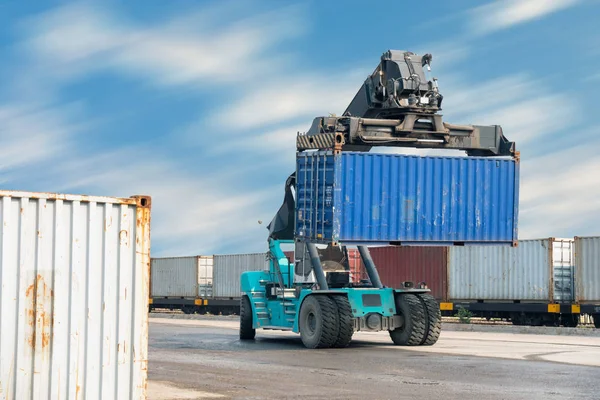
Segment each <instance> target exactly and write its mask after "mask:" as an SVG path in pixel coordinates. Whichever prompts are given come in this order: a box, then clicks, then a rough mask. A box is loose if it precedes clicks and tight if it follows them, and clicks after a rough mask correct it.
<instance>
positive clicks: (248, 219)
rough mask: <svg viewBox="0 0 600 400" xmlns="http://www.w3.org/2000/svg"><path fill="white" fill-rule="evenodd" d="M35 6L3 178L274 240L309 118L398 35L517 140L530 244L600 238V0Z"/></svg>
mask: <svg viewBox="0 0 600 400" xmlns="http://www.w3.org/2000/svg"><path fill="white" fill-rule="evenodd" d="M36 3H38V2H22V1H7V0H4V1H3V0H0V57H1V59H2V62H1V63H0V81H1V82H2V84H1V85H0V140H1V142H0V143H2V146H0V185H1V187H2V188H5V189H16V190H26V191H52V192H68V193H86V194H96V195H108V196H122V197H128V196H130V195H135V194H148V195H151V196H152V197H153V215H152V239H153V243H152V252H153V255H154V256H162V255H189V254H211V253H233V252H235V253H238V252H254V251H263V250H264V249H265V240H266V233H267V231H266V229H265V225H266V223H267V222H268V221H270V220H271V218H272V217H273V215H274V213H275V212H276V211H277V209H278V207H279V206H280V204H281V201H282V200H283V184H284V182H285V178H286V177H287V176H288V175H289V173H290V172H292V171H293V168H294V150H295V147H294V138H295V135H296V132H297V131H303V130H306V129H308V127H309V126H310V123H311V122H312V119H313V117H316V116H319V115H327V114H329V113H338V114H339V113H341V112H343V110H344V108H345V106H346V105H347V103H348V102H349V101H350V100H351V99H352V97H353V96H354V94H355V92H356V91H357V90H358V88H359V87H360V85H361V84H362V82H363V81H364V79H365V77H366V76H367V75H368V74H369V73H370V72H371V71H372V70H373V69H374V68H375V67H376V65H377V63H378V61H379V57H380V55H381V54H382V53H383V52H384V51H386V50H388V49H399V50H410V51H414V52H417V53H425V52H429V53H432V54H433V65H432V68H433V72H434V76H436V77H437V78H438V79H439V84H440V90H441V92H442V93H443V94H444V111H443V113H444V116H445V119H446V120H447V121H451V122H454V123H475V124H500V125H502V126H503V129H504V133H505V135H506V136H507V137H508V138H509V139H510V140H514V141H516V142H517V147H518V149H519V150H520V151H521V156H522V169H521V177H522V180H521V204H520V206H521V212H520V217H521V220H520V237H521V239H526V238H537V237H548V236H556V237H570V236H574V235H597V234H600V175H599V171H600V157H599V156H598V153H600V120H599V119H598V118H597V114H598V111H597V110H598V106H597V103H596V102H597V92H598V91H599V90H600V30H599V29H598V23H597V19H598V18H597V16H598V15H600V1H598V0H586V1H577V0H554V1H543V0H539V1H538V0H517V1H515V0H504V1H488V2H483V1H466V0H455V1H451V2H449V1H441V0H440V1H428V2H412V3H403V2H398V1H378V2H377V3H376V5H373V3H372V2H364V1H363V2H359V1H345V2H343V3H341V2H336V1H316V0H315V1H305V2H291V1H290V2H281V1H245V2H242V1H173V0H171V1H168V2H142V1H131V2H127V4H125V3H124V2H111V1H103V2H77V3H69V2H45V3H44V6H40V5H39V4H36ZM259 220H262V221H263V222H264V223H265V224H263V225H259V224H258V222H257V221H259Z"/></svg>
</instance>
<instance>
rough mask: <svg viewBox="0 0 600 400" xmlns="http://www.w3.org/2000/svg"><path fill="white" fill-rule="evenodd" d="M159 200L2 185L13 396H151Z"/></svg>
mask: <svg viewBox="0 0 600 400" xmlns="http://www.w3.org/2000/svg"><path fill="white" fill-rule="evenodd" d="M149 270H150V198H148V197H137V198H130V199H116V198H108V197H90V196H76V195H56V194H48V193H24V192H0V283H1V290H0V325H1V326H2V331H1V334H0V393H1V394H2V398H3V399H19V400H20V399H31V398H34V399H50V398H52V399H67V398H68V399H76V398H89V399H92V398H115V399H140V398H141V399H145V398H146V379H147V367H148V366H147V360H148V352H147V349H148V297H149V279H150V273H149Z"/></svg>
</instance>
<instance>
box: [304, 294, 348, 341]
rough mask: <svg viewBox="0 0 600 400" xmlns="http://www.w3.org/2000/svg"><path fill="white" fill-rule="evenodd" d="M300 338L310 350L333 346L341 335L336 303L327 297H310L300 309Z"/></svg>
mask: <svg viewBox="0 0 600 400" xmlns="http://www.w3.org/2000/svg"><path fill="white" fill-rule="evenodd" d="M298 324H299V329H300V338H301V339H302V343H303V344H304V346H305V347H307V348H309V349H324V348H328V347H331V346H333V344H334V343H335V342H336V340H337V337H338V333H339V317H338V310H337V306H336V303H335V301H333V300H332V299H331V298H330V297H329V296H326V295H311V296H308V297H307V298H306V299H305V300H304V302H303V303H302V307H301V308H300V316H299V320H298Z"/></svg>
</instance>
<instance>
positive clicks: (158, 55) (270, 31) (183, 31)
mask: <svg viewBox="0 0 600 400" xmlns="http://www.w3.org/2000/svg"><path fill="white" fill-rule="evenodd" d="M226 6H227V5H224V6H223V7H226ZM229 6H230V7H231V4H229ZM221 10H222V9H221ZM300 11H301V9H299V8H298V7H296V6H294V7H287V8H282V9H278V10H276V11H270V12H266V13H264V14H259V15H254V16H252V17H242V18H238V19H235V20H233V21H231V22H229V21H228V22H224V21H223V20H220V21H219V22H218V24H217V22H216V21H214V20H212V21H211V20H210V18H207V17H210V16H211V15H213V14H214V12H215V10H214V9H213V10H210V11H208V12H207V13H206V14H203V13H202V12H197V13H191V14H190V15H187V16H182V17H180V18H175V19H174V20H171V21H167V22H165V23H163V24H160V25H157V26H145V25H140V24H136V23H135V22H132V21H127V20H124V19H123V18H119V17H118V16H115V15H113V14H111V13H110V12H109V11H108V10H107V9H105V8H102V7H99V6H97V7H95V8H92V7H91V6H90V5H69V6H65V7H63V8H59V9H57V10H53V11H51V12H48V13H46V14H43V15H41V16H38V17H37V18H35V19H34V20H32V21H30V24H29V25H28V27H29V29H30V31H31V38H30V40H29V42H28V44H29V49H30V50H31V51H32V52H33V53H34V54H36V55H37V56H38V57H39V61H40V62H42V63H44V64H46V65H47V66H48V68H52V69H53V70H54V71H53V72H54V73H55V74H56V75H57V76H62V77H63V78H69V77H72V76H77V75H79V74H86V73H89V72H90V71H95V70H99V69H100V70H101V69H113V70H115V71H118V72H124V73H126V74H128V75H130V76H133V77H135V78H139V77H143V78H149V82H151V83H153V84H162V85H190V84H191V85H209V84H219V83H224V82H227V83H234V82H244V81H246V80H249V79H251V78H253V77H256V76H257V75H261V74H263V73H264V71H266V70H269V69H274V68H276V67H277V66H278V64H279V63H281V62H282V61H284V60H285V59H286V58H285V56H286V54H285V53H284V52H282V53H281V54H275V55H276V57H274V56H273V53H272V52H267V50H272V49H274V48H275V47H276V46H277V45H278V44H280V43H281V42H282V41H284V40H286V39H290V38H292V37H294V36H296V35H298V34H299V33H300V32H302V30H303V28H302V27H303V26H304V24H300V23H298V19H299V18H300V15H301V12H300Z"/></svg>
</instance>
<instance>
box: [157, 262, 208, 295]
mask: <svg viewBox="0 0 600 400" xmlns="http://www.w3.org/2000/svg"><path fill="white" fill-rule="evenodd" d="M151 273H152V289H151V291H150V293H151V295H152V296H153V297H191V298H193V297H196V295H197V292H198V281H199V276H198V257H196V256H190V257H164V258H153V259H152V262H151Z"/></svg>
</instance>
